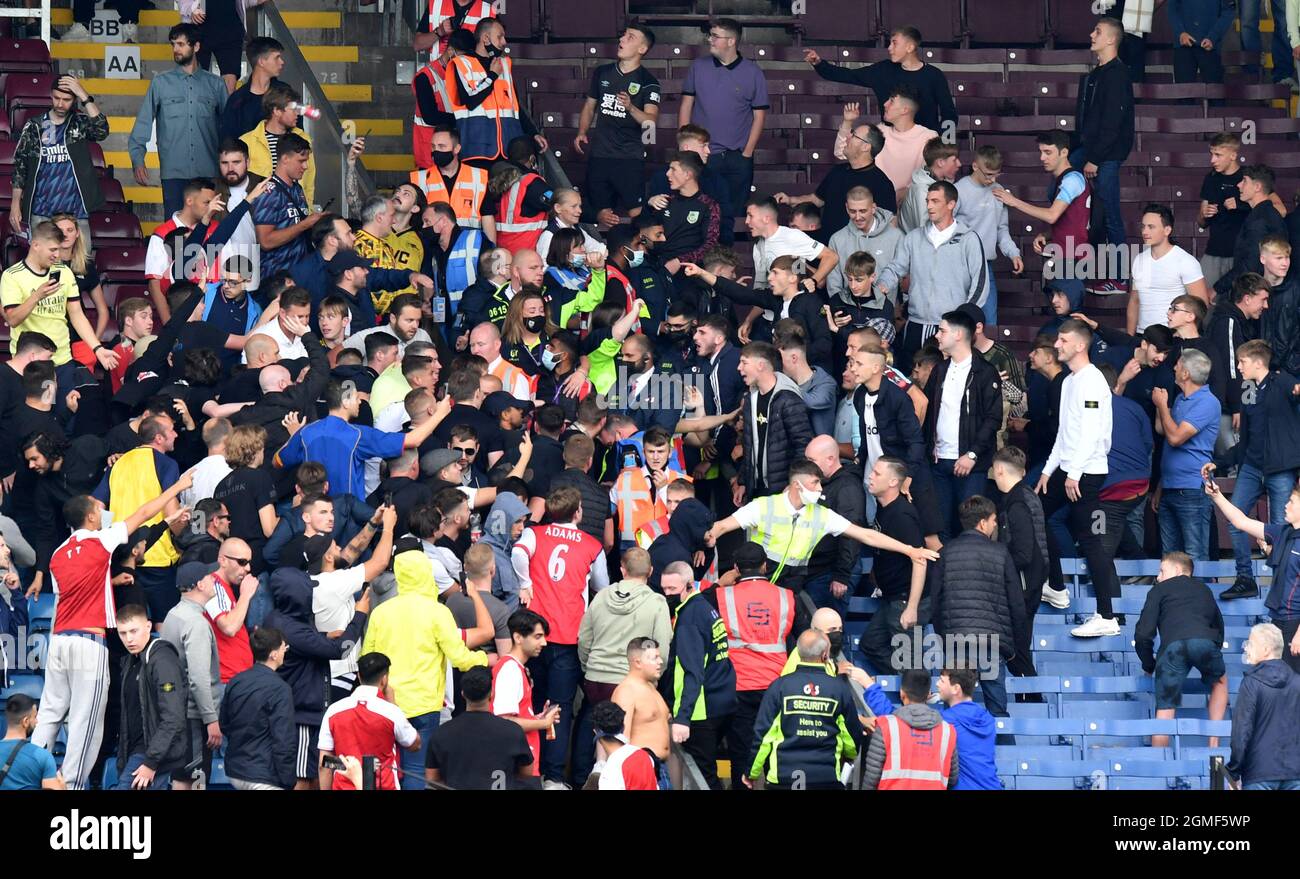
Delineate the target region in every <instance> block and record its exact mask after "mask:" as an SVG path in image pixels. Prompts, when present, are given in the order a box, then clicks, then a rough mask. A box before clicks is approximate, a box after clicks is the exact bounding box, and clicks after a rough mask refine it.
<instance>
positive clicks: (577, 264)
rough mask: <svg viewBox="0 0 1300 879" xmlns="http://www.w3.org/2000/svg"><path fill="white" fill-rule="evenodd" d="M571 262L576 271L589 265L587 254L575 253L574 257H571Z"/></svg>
mask: <svg viewBox="0 0 1300 879" xmlns="http://www.w3.org/2000/svg"><path fill="white" fill-rule="evenodd" d="M569 262H570V263H572V264H573V267H574V268H575V269H580V268H582V267H583V266H585V265H586V264H587V254H585V253H582V252H581V251H579V252H578V253H575V254H574V255H573V256H571V257H569Z"/></svg>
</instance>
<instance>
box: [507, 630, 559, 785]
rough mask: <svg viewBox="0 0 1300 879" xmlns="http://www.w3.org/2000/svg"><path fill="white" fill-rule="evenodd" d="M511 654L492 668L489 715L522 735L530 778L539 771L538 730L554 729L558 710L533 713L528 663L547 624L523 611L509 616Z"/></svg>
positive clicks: (538, 648)
mask: <svg viewBox="0 0 1300 879" xmlns="http://www.w3.org/2000/svg"><path fill="white" fill-rule="evenodd" d="M508 625H509V627H510V650H509V652H507V653H506V654H505V655H504V656H502V657H501V658H500V659H498V660H497V664H496V665H495V666H494V667H493V668H492V713H493V714H495V715H497V716H498V717H507V718H509V719H510V720H513V721H514V722H515V723H517V724H519V726H520V727H521V728H522V729H523V731H524V738H525V739H527V740H528V749H529V750H530V751H532V752H533V766H532V770H533V774H534V775H536V774H538V772H539V771H540V770H539V768H538V762H539V761H540V760H541V735H540V732H541V730H544V729H545V730H549V729H552V728H554V726H555V722H556V720H558V719H559V716H560V706H558V705H552V706H549V707H547V708H546V709H545V710H544V711H542V713H541V714H536V713H534V711H533V679H532V676H531V675H529V673H528V668H527V666H528V663H529V662H530V661H532V660H533V659H535V658H536V657H537V655H538V654H539V653H541V652H542V648H544V647H545V646H546V636H547V635H548V634H549V633H550V631H551V627H550V624H549V623H547V622H546V620H545V619H543V618H542V617H540V616H538V615H537V614H535V613H533V612H532V611H531V610H529V609H528V608H526V607H521V608H520V609H519V610H517V611H515V612H514V613H512V614H511V615H510V622H509V623H508Z"/></svg>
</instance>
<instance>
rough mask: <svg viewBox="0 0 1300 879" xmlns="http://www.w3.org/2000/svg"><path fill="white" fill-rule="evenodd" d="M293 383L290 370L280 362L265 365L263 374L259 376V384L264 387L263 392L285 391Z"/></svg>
mask: <svg viewBox="0 0 1300 879" xmlns="http://www.w3.org/2000/svg"><path fill="white" fill-rule="evenodd" d="M291 384H293V381H292V378H291V377H290V375H289V370H287V369H285V368H284V367H283V366H281V365H280V364H278V363H272V364H271V365H270V366H265V367H263V368H262V373H261V375H259V376H258V377H257V385H258V387H260V388H261V389H262V393H263V394H274V393H276V392H278V391H283V390H284V389H285V388H287V387H289V385H291Z"/></svg>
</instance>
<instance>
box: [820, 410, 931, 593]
mask: <svg viewBox="0 0 1300 879" xmlns="http://www.w3.org/2000/svg"><path fill="white" fill-rule="evenodd" d="M806 454H807V456H808V460H810V461H812V462H813V463H814V464H816V465H817V466H818V467H820V468H821V471H822V501H821V502H822V503H823V504H825V505H826V506H827V507H829V508H830V509H832V510H834V511H835V512H837V513H839V514H840V515H841V516H843V517H844V518H846V519H848V520H849V521H850V522H866V521H867V494H866V491H865V490H864V488H863V484H862V469H861V468H860V467H858V465H857V464H855V463H854V462H853V461H851V460H850V461H846V460H843V459H842V458H840V446H839V443H837V442H835V437H833V436H828V435H826V434H822V435H821V436H819V437H814V438H813V441H812V442H810V443H809V444H808V450H807V453H806ZM860 558H862V544H860V543H858V542H857V541H856V540H854V539H853V538H851V537H844V536H840V537H834V536H832V535H829V534H828V535H826V536H825V537H823V538H822V539H821V540H820V541H818V543H817V547H816V548H815V549H814V550H813V554H812V558H810V559H809V560H808V579H807V580H805V581H804V586H803V588H804V590H805V591H806V592H807V593H808V596H809V597H810V598H811V599H812V600H813V603H815V604H816V605H817V606H818V607H831V608H834V609H835V610H836V611H838V612H839V614H840V616H841V617H845V616H848V613H849V597H850V596H851V595H852V594H853V591H854V587H855V586H856V585H857V582H858V560H859V559H860ZM909 563H910V561H909Z"/></svg>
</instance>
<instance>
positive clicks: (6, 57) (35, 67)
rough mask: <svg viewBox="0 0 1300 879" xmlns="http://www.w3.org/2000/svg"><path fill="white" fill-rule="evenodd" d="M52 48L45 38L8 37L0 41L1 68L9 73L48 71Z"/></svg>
mask: <svg viewBox="0 0 1300 879" xmlns="http://www.w3.org/2000/svg"><path fill="white" fill-rule="evenodd" d="M50 69H51V67H50V50H49V47H48V46H46V45H45V42H44V41H43V40H15V39H6V40H4V41H3V42H0V70H4V71H5V72H7V73H48V72H49V71H50Z"/></svg>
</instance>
